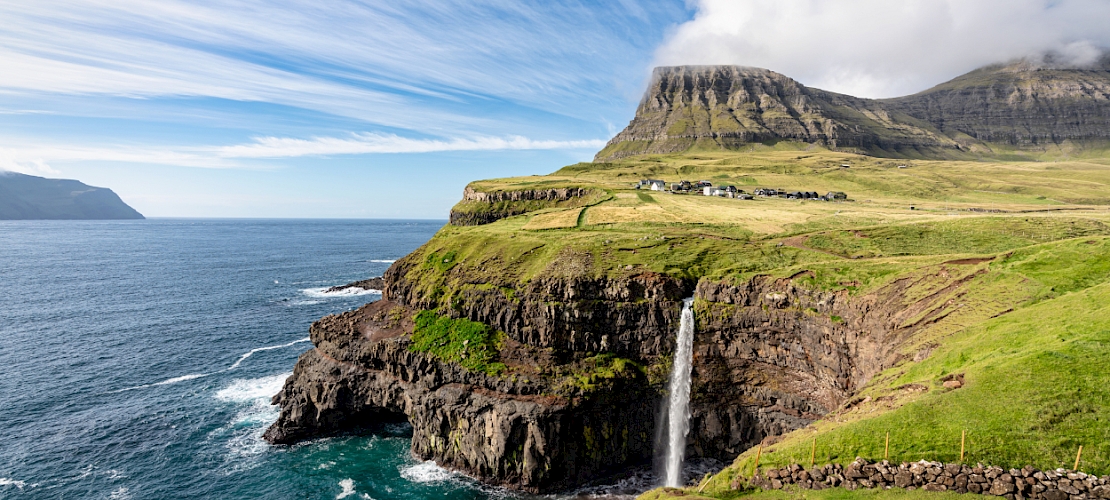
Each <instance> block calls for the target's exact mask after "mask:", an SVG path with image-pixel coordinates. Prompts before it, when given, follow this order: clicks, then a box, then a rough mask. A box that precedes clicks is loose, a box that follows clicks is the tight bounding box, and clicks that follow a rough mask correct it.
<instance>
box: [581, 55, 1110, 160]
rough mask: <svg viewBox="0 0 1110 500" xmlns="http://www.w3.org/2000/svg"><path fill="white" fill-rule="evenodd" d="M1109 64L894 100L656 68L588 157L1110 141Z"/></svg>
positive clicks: (956, 84)
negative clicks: (629, 115)
mask: <svg viewBox="0 0 1110 500" xmlns="http://www.w3.org/2000/svg"><path fill="white" fill-rule="evenodd" d="M1107 61H1110V59H1108V58H1106V57H1104V58H1103V60H1102V61H1101V62H1099V63H1098V64H1095V65H1093V66H1089V67H1083V68H1069V67H1061V66H1058V65H1052V64H1051V63H1045V62H1038V63H1030V62H1028V61H1022V62H1017V63H1013V64H1009V65H996V66H990V67H986V68H983V69H979V70H976V71H973V72H971V73H968V74H967V75H964V76H961V77H959V78H956V79H954V80H952V81H950V82H947V83H944V84H941V85H938V86H937V87H934V88H932V89H929V90H927V91H925V92H921V93H919V94H915V95H912V96H908V97H902V98H898V99H884V100H873V99H862V98H857V97H852V96H847V95H842V94H836V93H833V92H827V91H824V90H820V89H814V88H809V87H806V86H804V85H802V84H800V83H798V82H796V81H794V80H792V79H790V78H787V77H786V76H783V75H781V74H778V73H775V72H773V71H768V70H765V69H759V68H745V67H738V66H678V67H662V68H656V70H655V72H654V74H653V76H652V80H651V84H650V85H649V87H648V90H647V92H646V93H645V94H644V98H643V100H642V101H641V103H640V106H639V107H638V108H637V110H636V116H635V118H633V119H632V121H631V123H629V125H628V127H626V128H625V129H624V130H623V131H622V132H621V133H620V134H618V135H617V136H616V137H614V138H613V139H612V140H611V141H609V143H608V144H607V145H606V147H605V148H604V149H602V150H601V151H600V152H599V153H598V154H597V156H596V157H595V161H607V160H614V159H618V158H622V157H625V156H631V155H637V154H645V153H673V152H678V151H685V150H687V149H690V148H693V147H698V148H709V149H737V148H740V147H743V146H745V145H747V144H751V143H757V142H774V141H779V140H791V141H799V142H807V143H812V144H819V145H822V146H825V147H829V148H832V149H840V150H848V151H853V152H860V153H864V154H871V155H875V156H884V157H903V156H910V157H917V156H926V157H937V158H952V157H969V156H970V157H973V156H981V155H991V154H1003V153H1005V152H1007V151H1006V150H1007V149H1008V148H1018V149H1023V150H1032V151H1041V150H1044V149H1045V147H1046V146H1051V145H1055V146H1057V147H1058V146H1060V145H1062V144H1065V143H1068V144H1070V145H1071V146H1072V147H1075V148H1081V147H1091V146H1104V145H1105V141H1107V140H1108V139H1110V137H1108V135H1110V132H1108V131H1110V122H1108V120H1110V118H1107V116H1110V113H1108V112H1110V71H1108V68H1110V63H1108V62H1107Z"/></svg>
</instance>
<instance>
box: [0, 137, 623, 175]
mask: <svg viewBox="0 0 1110 500" xmlns="http://www.w3.org/2000/svg"><path fill="white" fill-rule="evenodd" d="M4 142H7V143H13V142H18V141H11V140H8V141H4ZM603 146H605V141H604V140H602V139H592V140H578V141H555V140H534V139H529V138H527V137H521V136H508V137H489V136H480V137H473V138H451V139H412V138H407V137H401V136H397V135H392V134H372V133H359V134H351V135H349V136H347V137H313V138H311V139H299V138H293V137H258V138H255V139H254V140H253V141H251V142H247V143H243V144H236V145H231V146H189V147H159V146H103V145H102V146H82V145H51V144H36V145H28V146H23V147H11V148H3V149H0V169H2V170H9V171H13V172H20V173H27V174H34V175H51V174H55V175H56V174H58V173H59V172H58V171H57V170H54V169H53V168H51V167H50V165H48V164H47V162H48V161H53V162H66V161H108V162H126V163H145V164H155V165H171V166H181V167H195V168H240V169H243V168H251V169H255V168H260V167H261V168H268V166H265V165H260V164H259V163H257V162H255V161H252V160H259V159H270V160H274V159H282V158H297V157H304V156H331V155H363V154H392V153H436V152H446V151H506V150H568V149H600V148H601V147H603Z"/></svg>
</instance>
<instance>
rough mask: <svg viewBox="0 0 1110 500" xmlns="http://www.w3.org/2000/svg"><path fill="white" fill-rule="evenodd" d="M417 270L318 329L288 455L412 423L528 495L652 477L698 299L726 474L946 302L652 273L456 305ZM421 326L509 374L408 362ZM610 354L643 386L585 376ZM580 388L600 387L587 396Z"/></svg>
mask: <svg viewBox="0 0 1110 500" xmlns="http://www.w3.org/2000/svg"><path fill="white" fill-rule="evenodd" d="M413 260H415V259H412V258H406V259H402V260H401V261H399V262H397V263H396V264H395V265H394V266H393V267H392V268H391V269H390V270H389V271H388V272H387V273H386V275H385V280H386V291H385V298H384V299H383V300H382V301H379V302H375V303H372V304H369V305H367V306H365V307H363V308H361V309H359V310H357V311H352V312H347V313H343V314H340V315H337V316H331V317H328V318H324V319H322V320H320V321H319V322H317V323H316V324H314V325H313V327H312V332H311V333H312V340H313V342H314V344H315V345H316V349H314V350H312V351H309V352H307V353H305V354H304V355H303V356H302V357H301V359H300V360H299V361H298V363H297V367H296V369H295V370H294V373H293V376H292V377H290V379H289V380H288V381H287V382H286V385H285V387H284V389H283V390H282V392H281V393H280V394H279V395H277V396H276V397H275V399H274V401H275V402H276V403H278V404H280V405H281V407H282V412H281V417H280V418H279V420H278V421H277V422H276V423H275V424H274V425H273V427H272V428H271V429H270V430H269V431H268V432H267V434H266V438H267V439H269V440H270V441H272V442H275V443H292V442H296V441H298V440H302V439H307V438H312V437H317V436H324V435H329V434H333V433H336V432H343V431H347V430H351V429H357V428H359V427H361V426H362V425H364V424H366V423H369V422H374V421H380V420H392V419H401V420H407V421H409V422H410V423H411V424H412V426H413V429H414V433H413V434H414V435H413V453H414V454H416V455H417V456H419V457H420V458H423V459H429V460H435V461H436V462H437V463H439V464H441V465H443V466H446V467H450V468H453V469H456V470H460V471H463V472H466V473H468V474H470V475H472V476H474V477H477V478H479V479H482V480H483V481H487V482H490V483H493V484H500V485H505V486H508V487H512V488H517V489H521V490H525V491H531V492H548V491H555V490H562V489H567V488H571V487H574V486H577V485H581V484H583V483H586V482H589V481H591V480H595V479H598V478H599V477H603V476H605V475H606V474H609V473H613V472H616V471H619V470H621V469H622V468H625V467H628V466H631V465H635V464H643V463H647V462H649V461H650V460H651V457H652V449H653V436H654V434H655V428H656V421H655V418H656V415H657V410H658V404H659V401H660V399H661V396H662V391H663V380H664V377H665V375H666V370H667V367H668V366H669V364H668V362H669V360H670V356H671V354H672V351H673V349H674V336H675V329H676V328H677V325H678V322H679V314H680V310H681V299H682V298H683V297H686V296H690V295H693V296H695V297H696V298H697V299H698V300H697V301H696V306H695V307H696V316H697V333H696V336H695V356H694V375H693V378H694V387H693V395H692V401H691V411H692V422H691V429H692V430H691V433H690V436H689V439H688V454H689V456H701V457H712V458H717V459H720V460H731V459H732V458H733V457H735V456H736V455H737V454H738V453H740V452H742V451H744V450H746V449H748V448H749V447H751V446H753V445H755V444H757V443H759V442H760V441H761V440H763V439H765V438H767V437H769V436H777V435H780V434H783V433H785V432H789V431H791V430H795V429H798V428H801V427H803V426H805V425H808V424H809V423H811V422H813V421H814V420H816V419H819V418H821V417H822V416H823V415H826V414H827V413H829V412H831V411H834V410H836V409H837V408H839V407H841V406H842V405H844V404H845V403H846V401H848V399H849V398H850V397H851V395H852V394H853V393H854V391H856V390H857V389H859V388H860V387H862V386H863V385H864V384H866V383H867V381H869V380H870V378H871V377H872V376H874V375H875V374H876V373H878V372H879V371H881V370H883V369H885V368H887V367H890V366H892V365H894V364H895V363H897V362H898V361H899V360H900V359H901V358H899V357H898V355H896V354H895V352H896V350H895V349H896V348H897V347H898V346H899V345H901V343H902V341H903V340H905V339H906V338H909V337H911V336H912V334H913V332H914V331H916V329H917V328H919V326H920V325H922V324H927V323H928V321H930V318H934V317H935V316H936V313H934V312H931V311H934V310H935V309H937V308H938V307H939V306H938V304H939V302H938V301H942V300H945V301H947V300H949V299H951V298H952V296H951V295H950V294H946V293H932V294H921V293H917V292H914V291H913V290H914V289H913V287H914V286H915V285H914V283H913V282H912V280H909V279H905V280H896V281H895V282H893V283H892V284H890V285H887V286H886V287H884V288H882V289H879V290H877V291H875V292H873V293H871V294H867V295H862V296H851V295H849V294H848V292H846V291H838V292H820V291H814V290H811V289H809V288H806V287H803V286H799V285H797V281H796V280H795V279H792V278H783V279H773V278H769V277H756V278H753V279H751V280H749V281H747V282H743V283H726V282H713V281H706V280H703V281H701V282H700V283H698V284H697V286H696V288H695V287H694V283H692V282H689V281H685V280H680V279H675V278H672V277H668V276H665V275H659V274H653V273H638V274H630V275H628V276H625V277H617V278H585V277H574V276H543V277H540V278H537V279H535V280H532V282H530V283H528V284H525V285H519V286H518V287H517V288H516V289H515V290H513V291H512V292H511V293H509V292H506V291H505V288H506V285H507V284H504V283H499V284H497V285H498V286H481V287H469V288H466V289H465V290H460V291H458V293H456V294H453V295H450V296H449V297H448V296H436V295H429V294H422V293H420V292H419V291H418V290H419V289H420V287H419V286H418V284H417V283H415V282H414V281H412V280H414V279H419V277H420V275H419V273H418V272H414V271H416V270H418V268H419V264H420V263H419V262H414V261H413ZM799 277H804V274H803V275H799ZM961 279H964V278H961ZM954 280H955V278H954ZM958 286H959V283H958V282H955V281H954V282H953V283H951V284H948V285H947V286H941V287H940V289H941V290H948V291H951V290H954V289H956V288H958ZM910 297H916V298H912V299H911V298H910ZM942 298H943V299H942ZM424 309H433V310H438V311H440V312H441V313H444V314H448V315H451V316H454V317H461V318H467V319H470V320H473V321H480V322H482V323H485V324H488V325H492V326H493V327H495V328H497V329H498V330H501V331H503V332H505V335H506V338H505V340H504V344H503V346H502V347H501V351H500V361H502V362H504V363H505V364H506V365H507V367H508V370H507V371H506V372H505V373H502V374H499V375H487V374H484V373H475V372H469V371H467V370H466V369H464V368H462V367H460V366H457V365H454V364H451V363H445V362H442V361H440V360H437V359H435V358H433V357H431V356H428V355H425V354H421V353H416V352H413V351H412V350H411V349H410V348H409V347H410V345H411V341H410V335H411V332H412V328H413V325H412V321H411V318H412V314H413V313H414V312H415V311H417V310H424ZM910 318H917V319H916V320H914V321H912V322H911V321H908V320H909V319H910ZM599 355H604V356H618V357H620V358H621V359H626V360H628V361H629V362H631V363H634V364H636V365H637V366H640V367H642V369H641V370H633V371H628V372H622V373H620V374H613V373H610V374H608V375H602V374H600V372H599V370H598V369H597V366H596V365H591V364H590V363H595V362H596V360H597V359H599V358H601V357H602V356H599ZM581 380H590V381H591V382H589V384H593V383H594V382H597V381H601V382H597V387H590V388H587V387H586V386H582V385H576V384H577V383H576V382H575V381H581Z"/></svg>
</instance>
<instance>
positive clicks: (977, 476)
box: [732, 458, 1110, 500]
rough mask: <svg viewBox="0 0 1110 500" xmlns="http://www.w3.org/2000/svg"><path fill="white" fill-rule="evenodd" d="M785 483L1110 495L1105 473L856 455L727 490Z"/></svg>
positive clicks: (1087, 499)
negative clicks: (897, 461) (846, 461)
mask: <svg viewBox="0 0 1110 500" xmlns="http://www.w3.org/2000/svg"><path fill="white" fill-rule="evenodd" d="M750 487H756V488H762V489H775V490H778V489H784V488H790V487H796V488H802V489H814V490H822V489H826V488H834V487H840V488H845V489H849V490H855V489H877V488H883V489H890V488H904V489H906V490H914V489H922V490H925V491H951V492H956V493H978V494H983V495H991V496H998V497H1004V498H1006V499H1007V500H1017V499H1020V498H1028V499H1033V500H1040V499H1043V500H1094V499H1110V476H1103V477H1098V476H1093V475H1088V474H1085V473H1083V472H1079V471H1069V470H1065V469H1056V470H1048V471H1041V470H1037V469H1036V468H1034V467H1032V466H1027V467H1024V468H1022V469H1009V470H1006V469H1003V468H1001V467H986V466H983V465H982V464H978V465H975V466H970V465H965V464H944V463H940V462H927V461H924V460H922V461H920V462H913V463H901V464H892V463H890V462H888V461H885V460H884V461H882V462H874V463H873V462H868V461H867V460H865V459H862V458H857V459H856V460H855V461H854V462H852V463H851V464H848V465H847V466H843V465H839V464H836V465H831V464H830V465H825V466H823V467H814V468H809V469H806V468H804V467H802V466H801V465H798V464H793V465H790V466H787V467H783V468H778V469H771V470H768V471H759V473H758V474H756V475H755V476H754V477H752V478H751V479H750V480H746V479H745V478H744V477H737V478H735V479H733V481H732V489H734V490H741V489H745V488H750Z"/></svg>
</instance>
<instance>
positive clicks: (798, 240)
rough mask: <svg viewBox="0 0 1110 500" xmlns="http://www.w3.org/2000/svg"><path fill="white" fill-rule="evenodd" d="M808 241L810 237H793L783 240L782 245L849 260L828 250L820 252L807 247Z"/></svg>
mask: <svg viewBox="0 0 1110 500" xmlns="http://www.w3.org/2000/svg"><path fill="white" fill-rule="evenodd" d="M808 239H809V236H808V235H801V236H791V237H789V238H786V239H783V240H782V244H783V245H785V246H788V247H792V248H797V249H799V250H809V251H810V252H819V253H823V254H828V255H832V256H833V257H839V258H841V259H847V258H848V257H845V256H843V255H840V254H836V253H832V252H829V251H827V250H818V249H816V248H810V247H807V246H806V240H808Z"/></svg>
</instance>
